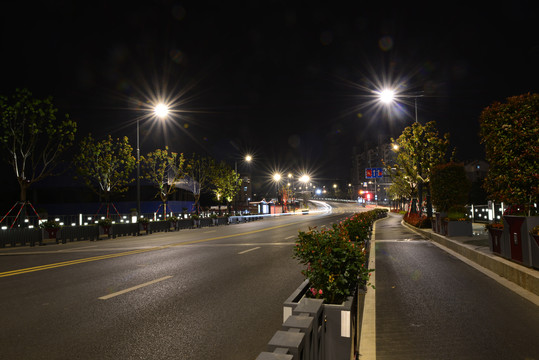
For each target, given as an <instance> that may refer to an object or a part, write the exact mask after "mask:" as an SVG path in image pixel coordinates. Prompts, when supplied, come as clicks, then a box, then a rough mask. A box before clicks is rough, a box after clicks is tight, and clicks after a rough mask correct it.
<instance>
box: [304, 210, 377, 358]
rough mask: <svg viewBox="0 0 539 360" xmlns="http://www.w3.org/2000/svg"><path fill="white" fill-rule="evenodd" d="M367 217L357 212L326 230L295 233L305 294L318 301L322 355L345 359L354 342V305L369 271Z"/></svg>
mask: <svg viewBox="0 0 539 360" xmlns="http://www.w3.org/2000/svg"><path fill="white" fill-rule="evenodd" d="M372 215H373V214H369V213H360V214H356V215H354V216H352V217H351V218H348V219H346V220H344V221H342V222H341V223H339V224H334V225H333V227H332V228H331V229H322V230H316V229H310V230H309V231H307V232H299V235H298V240H297V242H296V246H295V248H294V258H296V259H298V260H299V261H300V263H302V264H303V265H305V269H304V270H303V271H302V274H303V275H304V276H305V277H306V279H308V285H306V284H304V285H303V286H304V287H305V286H306V287H307V289H306V291H304V292H305V296H306V297H310V298H316V299H323V328H324V334H323V335H322V341H324V346H323V347H324V349H325V358H326V359H349V357H350V353H351V351H354V349H355V350H357V347H358V345H359V344H358V339H359V330H360V329H358V328H357V327H358V326H357V324H358V321H357V316H360V312H359V311H358V308H360V307H362V305H363V301H364V294H365V291H366V287H367V285H368V281H369V276H370V272H371V271H373V270H372V269H371V270H369V269H368V264H367V263H368V252H367V244H368V241H369V238H370V229H371V226H372V223H373V221H374V220H375V219H376V218H377V217H376V216H372ZM384 215H385V214H384ZM298 293H302V291H301V290H298ZM343 321H344V322H346V323H343ZM343 329H348V330H347V331H346V330H345V331H343Z"/></svg>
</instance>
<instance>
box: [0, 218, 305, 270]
mask: <svg viewBox="0 0 539 360" xmlns="http://www.w3.org/2000/svg"><path fill="white" fill-rule="evenodd" d="M298 223H300V221H297V222H293V223H289V224H283V225H277V226H272V227H268V228H264V229H259V230H253V231H247V232H244V233H239V234H231V235H223V236H217V237H213V238H207V239H200V240H193V241H186V242H180V243H176V244H169V245H164V246H156V247H152V248H147V249H138V250H131V251H125V252H121V253H116V254H108V255H100V256H93V257H89V258H83V259H77V260H69V261H62V262H58V263H53V264H46V265H40V266H34V267H30V268H23V269H17V270H11V271H5V272H0V278H2V277H8V276H14V275H20V274H26V273H30V272H34V271H41V270H47V269H54V268H59V267H63V266H70V265H76V264H82V263H87V262H91V261H98V260H105V259H111V258H116V257H121V256H127V255H134V254H140V253H144V252H149V251H156V250H162V249H166V248H169V247H171V246H183V245H192V244H198V243H202V242H207V241H213V240H220V239H227V238H232V237H237V236H244V235H250V234H255V233H259V232H263V231H268V230H273V229H277V228H281V227H285V226H290V225H295V224H298Z"/></svg>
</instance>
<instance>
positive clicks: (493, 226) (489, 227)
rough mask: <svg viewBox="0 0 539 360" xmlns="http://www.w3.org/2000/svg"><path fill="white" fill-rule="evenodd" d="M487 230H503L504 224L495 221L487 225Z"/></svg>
mask: <svg viewBox="0 0 539 360" xmlns="http://www.w3.org/2000/svg"><path fill="white" fill-rule="evenodd" d="M485 230H503V222H501V221H495V222H492V223H488V224H485Z"/></svg>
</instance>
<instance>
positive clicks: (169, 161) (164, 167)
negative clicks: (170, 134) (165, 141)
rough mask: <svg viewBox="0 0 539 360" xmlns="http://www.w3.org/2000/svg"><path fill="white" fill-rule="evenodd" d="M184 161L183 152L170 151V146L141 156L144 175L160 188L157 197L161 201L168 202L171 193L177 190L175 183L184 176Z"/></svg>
mask: <svg viewBox="0 0 539 360" xmlns="http://www.w3.org/2000/svg"><path fill="white" fill-rule="evenodd" d="M184 161H185V159H184V158H183V154H181V153H180V154H178V153H175V152H172V151H169V149H168V146H166V147H165V149H156V150H154V151H152V152H150V153H148V154H147V155H146V156H145V157H144V156H142V157H141V158H140V165H141V168H142V171H143V175H142V177H143V178H144V179H146V180H148V181H149V182H151V183H152V185H153V186H154V187H156V188H157V189H158V192H157V194H156V197H157V196H158V197H159V198H160V199H161V201H163V202H166V201H167V200H168V197H169V195H170V194H172V193H174V191H175V190H176V187H175V186H174V183H176V182H177V181H178V180H179V179H180V178H181V177H182V176H183V173H184V169H183V166H184ZM171 185H172V186H171Z"/></svg>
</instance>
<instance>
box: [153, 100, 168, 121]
mask: <svg viewBox="0 0 539 360" xmlns="http://www.w3.org/2000/svg"><path fill="white" fill-rule="evenodd" d="M154 114H155V116H157V117H158V118H160V119H164V118H166V117H167V115H168V106H167V105H166V104H163V103H159V104H157V105H156V106H155V108H154Z"/></svg>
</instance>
